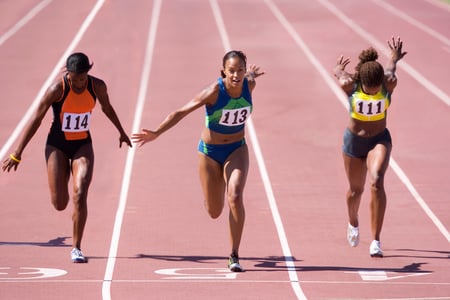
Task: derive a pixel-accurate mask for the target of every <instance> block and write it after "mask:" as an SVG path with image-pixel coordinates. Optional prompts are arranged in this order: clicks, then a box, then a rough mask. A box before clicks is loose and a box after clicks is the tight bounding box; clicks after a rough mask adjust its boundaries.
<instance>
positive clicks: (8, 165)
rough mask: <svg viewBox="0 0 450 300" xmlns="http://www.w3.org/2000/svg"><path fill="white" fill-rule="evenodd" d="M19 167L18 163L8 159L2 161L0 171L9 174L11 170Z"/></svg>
mask: <svg viewBox="0 0 450 300" xmlns="http://www.w3.org/2000/svg"><path fill="white" fill-rule="evenodd" d="M18 166H19V162H18V161H16V160H13V159H12V158H10V157H8V158H7V159H5V160H4V161H3V166H2V170H3V172H5V171H7V172H9V171H10V170H11V169H12V168H14V171H16V170H17V167H18Z"/></svg>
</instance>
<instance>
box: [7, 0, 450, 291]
mask: <svg viewBox="0 0 450 300" xmlns="http://www.w3.org/2000/svg"><path fill="white" fill-rule="evenodd" d="M449 22H450V10H449V8H448V5H447V4H443V3H441V2H437V1H434V0H410V1H408V2H406V1H403V2H399V1H393V0H373V1H339V0H318V1H294V0H284V1H282V0H267V1H262V0H261V1H255V0H254V1H251V0H239V1H238V0H226V1H225V0H219V1H213V0H211V1H206V0H203V1H200V0H198V1H195V0H191V1H181V0H171V1H168V0H166V1H98V2H96V1H95V0H86V1H82V2H80V3H77V4H76V5H74V4H73V2H70V1H66V0H64V1H63V0H60V1H56V0H53V1H52V0H46V1H34V0H24V1H12V0H6V1H1V2H0V69H1V70H2V72H0V82H1V85H2V93H3V99H4V100H3V106H2V110H1V111H0V122H1V126H0V141H1V145H2V148H1V150H0V151H1V152H0V154H1V157H2V158H3V157H5V156H6V155H8V153H9V151H11V149H12V148H14V147H15V145H16V139H17V134H18V133H20V132H21V128H22V127H23V125H24V122H26V120H27V118H28V117H29V113H28V114H27V113H26V112H27V111H28V110H29V108H30V107H33V103H34V101H36V99H38V98H39V96H40V95H41V94H42V91H43V90H44V89H45V88H46V86H47V85H48V82H50V81H52V80H53V78H54V77H55V76H57V75H59V74H60V73H59V71H60V69H61V66H62V65H61V64H62V62H63V60H64V59H65V57H66V56H67V54H68V53H71V52H73V51H75V50H80V51H84V52H86V53H87V54H88V55H89V56H90V58H91V59H92V60H93V61H94V69H93V70H92V74H95V75H97V76H99V77H101V78H103V79H104V80H105V81H106V82H107V84H108V87H109V93H110V96H111V101H112V103H113V105H114V107H115V108H116V110H117V112H118V114H119V117H120V119H121V121H122V124H123V125H124V127H125V128H128V131H129V132H130V133H131V132H133V131H136V130H139V129H140V128H141V127H150V128H151V127H153V126H156V124H158V123H159V122H160V120H161V119H162V118H163V117H164V116H165V115H166V114H167V113H169V112H170V111H172V110H173V109H175V108H177V107H179V106H180V105H182V104H184V103H185V102H186V101H188V100H189V99H190V98H191V97H192V96H194V95H195V94H196V93H197V92H198V91H200V89H202V88H203V87H204V86H206V85H207V84H209V83H210V82H211V81H212V80H214V79H215V78H216V77H217V76H218V75H219V70H220V68H221V58H222V56H223V54H224V52H225V50H228V49H229V48H236V49H241V50H244V51H245V52H246V53H247V55H248V58H249V63H256V64H258V65H260V66H261V67H262V68H263V69H264V70H265V71H266V73H267V74H266V75H264V76H263V77H261V78H260V79H258V85H257V88H256V90H255V94H254V98H255V110H254V113H253V117H252V118H253V119H252V121H251V123H250V124H249V126H248V128H247V135H248V137H247V140H248V143H249V148H250V151H251V157H250V158H251V161H250V163H251V170H250V174H249V178H248V182H247V187H246V191H245V202H246V211H247V221H246V227H245V231H244V237H243V242H242V246H241V250H240V252H241V256H242V264H243V266H244V267H245V268H246V272H244V273H239V274H236V273H229V272H228V271H227V269H226V259H227V255H228V254H229V253H228V251H229V244H228V232H227V211H224V214H223V215H222V216H221V217H220V218H219V219H218V220H211V219H209V217H208V216H207V214H206V212H205V211H204V208H203V200H202V198H201V191H200V186H199V181H198V179H197V177H198V175H197V154H196V150H195V147H196V144H197V142H198V138H199V134H200V130H201V127H202V125H203V121H202V118H203V116H202V115H203V112H202V110H199V111H197V112H195V113H193V114H192V115H190V116H189V117H188V118H186V119H185V120H183V121H182V124H180V125H179V126H177V127H176V128H174V129H172V130H171V131H169V132H167V133H166V134H165V135H163V136H161V137H160V138H159V139H158V140H157V141H155V142H154V143H152V144H149V145H146V146H145V147H143V148H141V149H138V150H136V151H135V149H133V150H130V151H128V150H127V149H119V148H118V147H117V133H116V131H115V129H114V128H113V126H112V125H111V124H110V123H109V122H108V121H107V119H106V118H105V117H104V116H103V114H102V113H101V111H100V109H98V108H97V109H96V111H95V112H94V118H95V119H94V126H93V127H94V128H93V129H92V134H93V138H94V147H95V152H96V166H95V174H94V180H93V183H92V185H91V189H90V194H89V218H88V223H87V226H86V230H85V237H84V240H83V251H84V252H85V254H86V255H87V256H88V257H89V263H88V264H82V265H79V264H72V263H71V261H70V259H69V252H70V249H71V246H70V245H71V221H70V218H71V207H69V208H68V209H67V210H66V211H64V212H62V213H57V212H56V211H54V210H53V208H52V206H51V204H50V201H49V195H48V187H47V182H46V176H45V163H44V155H43V148H44V143H45V136H46V133H47V128H48V126H49V123H50V121H51V115H50V113H49V114H48V116H47V118H46V119H45V120H44V122H43V124H42V126H41V129H40V130H39V131H38V133H37V134H36V136H35V137H34V138H33V140H32V141H31V143H30V144H29V145H28V147H27V148H26V150H25V153H24V155H23V163H21V165H20V168H19V170H18V171H17V172H16V173H12V174H2V175H1V176H0V188H1V193H2V201H3V205H2V210H1V211H0V228H1V236H0V299H79V298H80V297H82V298H84V299H230V298H231V299H363V298H364V299H450V280H449V278H450V261H449V258H450V246H449V242H450V238H449V232H448V228H450V217H449V212H450V209H449V195H450V185H449V184H448V178H449V175H450V160H448V159H447V157H448V153H449V152H450V131H449V130H448V128H449V127H450V118H449V115H450V107H449V105H450V101H449V95H450V87H449V85H448V80H447V77H448V70H449V69H450V59H449V55H450V42H449V40H450V36H449V33H448V25H449ZM392 35H395V36H397V35H398V36H400V37H402V39H403V40H404V47H405V50H406V51H408V55H407V56H406V57H405V59H404V60H403V61H402V62H401V63H400V64H399V66H398V77H399V85H398V87H397V89H396V91H395V94H394V96H393V105H392V106H391V108H390V110H389V120H388V124H389V129H390V131H391V133H392V136H393V140H394V149H393V154H392V162H391V168H390V169H389V170H388V174H387V178H386V185H387V187H386V189H387V195H388V209H387V213H386V218H385V225H384V228H383V232H382V243H383V250H384V252H385V257H384V258H383V259H372V258H370V256H369V255H368V246H369V243H370V238H369V235H370V234H369V215H368V197H367V195H365V196H364V198H363V202H362V205H361V210H360V227H361V234H362V236H361V243H360V246H358V247H357V248H349V246H348V245H347V241H346V238H345V231H346V224H347V219H346V208H345V202H344V194H345V190H346V188H347V186H346V180H345V175H344V170H343V165H342V161H341V153H340V145H341V136H342V133H343V130H344V128H345V126H346V123H347V118H348V115H347V113H346V108H345V106H344V105H343V100H345V99H343V95H342V94H341V92H340V91H339V89H338V87H337V85H336V82H335V80H334V78H332V76H331V75H332V74H331V69H332V67H333V66H334V64H335V62H336V59H337V57H338V56H339V55H341V54H343V55H345V56H349V57H351V58H352V64H351V65H350V68H353V67H354V63H355V62H356V60H357V55H358V53H359V51H361V50H362V49H363V48H366V47H368V46H370V45H373V46H374V47H376V48H377V49H378V50H379V52H380V57H381V61H385V60H387V57H386V56H385V55H384V54H385V53H386V40H387V39H388V38H390V37H391V36H392Z"/></svg>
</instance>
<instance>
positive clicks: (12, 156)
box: [9, 153, 20, 163]
mask: <svg viewBox="0 0 450 300" xmlns="http://www.w3.org/2000/svg"><path fill="white" fill-rule="evenodd" d="M9 157H10V158H11V159H12V160H13V161H15V162H16V163H20V159H18V158H17V157H15V156H14V155H13V154H12V153H11V154H10V155H9Z"/></svg>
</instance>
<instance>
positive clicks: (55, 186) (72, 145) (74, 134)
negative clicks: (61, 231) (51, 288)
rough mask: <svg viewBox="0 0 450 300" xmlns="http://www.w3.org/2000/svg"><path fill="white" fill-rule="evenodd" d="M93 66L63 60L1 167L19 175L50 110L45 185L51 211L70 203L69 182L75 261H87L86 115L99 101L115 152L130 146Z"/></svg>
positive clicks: (89, 155)
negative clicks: (114, 136)
mask: <svg viewBox="0 0 450 300" xmlns="http://www.w3.org/2000/svg"><path fill="white" fill-rule="evenodd" d="M92 65H93V64H90V63H89V58H88V57H87V56H86V55H85V54H83V53H74V54H72V55H70V56H69V57H68V58H67V62H66V69H67V72H66V73H65V74H64V76H63V78H62V79H60V80H58V81H57V82H55V83H54V84H53V85H51V86H50V87H49V88H48V90H47V92H46V93H45V95H44V97H43V98H42V100H41V101H40V103H39V106H38V108H37V111H36V113H35V114H34V118H33V119H32V120H31V122H30V124H29V125H28V127H27V128H26V129H25V131H24V133H23V136H22V138H21V140H20V141H19V145H18V146H17V148H16V150H15V151H14V152H13V153H11V154H10V156H9V157H8V158H7V159H6V160H5V161H4V162H3V167H2V169H3V171H8V172H9V171H10V170H11V169H14V170H17V166H18V165H19V162H20V160H21V157H22V152H23V151H24V149H25V146H26V145H27V144H28V142H29V141H30V140H31V138H32V137H33V136H34V134H35V133H36V131H37V130H38V128H39V126H40V125H41V122H42V119H43V118H44V116H45V114H46V113H47V111H48V109H49V108H50V107H52V109H53V123H52V126H51V128H50V132H49V134H48V138H47V143H46V147H45V158H46V162H47V173H48V183H49V187H50V195H51V201H52V204H53V206H54V207H55V208H56V209H57V210H58V211H62V210H64V209H65V208H66V207H67V204H68V202H69V190H68V182H69V177H70V174H72V181H73V196H72V198H73V204H74V211H73V216H72V220H73V249H72V251H71V259H72V261H73V262H76V263H78V262H81V263H83V262H87V259H86V257H84V255H83V253H82V252H81V239H82V237H83V231H84V226H85V224H86V219H87V194H88V189H89V185H90V183H91V179H92V173H93V167H94V152H93V148H92V140H91V135H90V133H89V125H90V116H91V112H92V109H93V108H94V106H95V102H96V100H97V99H98V101H99V102H100V105H101V107H102V111H103V112H104V113H105V115H106V116H107V117H108V118H109V120H110V121H111V122H112V123H113V124H114V126H115V127H116V128H117V130H118V131H119V133H120V137H119V147H121V146H122V143H126V144H127V145H128V146H129V147H131V146H132V145H131V141H130V139H129V138H128V136H127V134H126V133H125V131H124V130H123V128H122V125H121V123H120V121H119V118H118V117H117V115H116V112H115V111H114V108H113V107H112V105H111V103H110V102H109V96H108V93H107V89H106V84H105V82H103V81H102V80H101V79H99V78H96V77H93V76H89V75H88V72H89V70H90V69H91V68H92Z"/></svg>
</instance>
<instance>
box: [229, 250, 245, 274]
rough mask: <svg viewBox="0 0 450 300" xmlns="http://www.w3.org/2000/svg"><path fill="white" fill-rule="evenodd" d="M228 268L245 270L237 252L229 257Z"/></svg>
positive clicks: (239, 270) (232, 270)
mask: <svg viewBox="0 0 450 300" xmlns="http://www.w3.org/2000/svg"><path fill="white" fill-rule="evenodd" d="M228 269H230V271H231V272H244V269H243V268H242V267H241V265H240V264H239V257H238V256H237V255H236V254H234V253H233V254H231V255H230V258H229V259H228Z"/></svg>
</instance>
